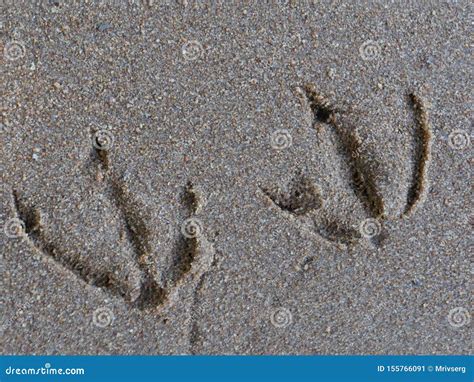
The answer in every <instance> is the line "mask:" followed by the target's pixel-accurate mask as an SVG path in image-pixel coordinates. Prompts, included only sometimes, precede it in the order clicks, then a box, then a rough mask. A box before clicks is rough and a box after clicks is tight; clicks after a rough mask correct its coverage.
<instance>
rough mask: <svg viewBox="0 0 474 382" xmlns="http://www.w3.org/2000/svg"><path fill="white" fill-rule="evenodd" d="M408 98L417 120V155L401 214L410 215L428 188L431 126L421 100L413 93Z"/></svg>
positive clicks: (423, 197)
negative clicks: (411, 180) (405, 202)
mask: <svg viewBox="0 0 474 382" xmlns="http://www.w3.org/2000/svg"><path fill="white" fill-rule="evenodd" d="M410 100H411V102H412V104H413V108H414V111H415V115H416V122H417V125H418V126H417V129H418V132H417V135H418V137H419V138H418V139H417V146H418V147H417V156H416V158H415V168H414V174H413V182H412V186H411V188H410V191H409V192H408V197H407V205H406V208H405V212H404V213H403V216H409V215H411V214H412V213H413V212H414V211H415V210H416V208H417V205H419V204H420V203H421V202H422V201H423V200H424V199H425V196H426V192H427V189H428V167H429V162H430V160H431V135H432V134H431V128H430V125H429V123H428V112H427V110H426V107H425V105H424V103H423V100H422V99H421V98H420V97H418V96H417V95H415V94H413V93H412V94H410Z"/></svg>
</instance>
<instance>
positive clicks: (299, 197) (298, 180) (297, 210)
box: [261, 175, 323, 215]
mask: <svg viewBox="0 0 474 382" xmlns="http://www.w3.org/2000/svg"><path fill="white" fill-rule="evenodd" d="M261 189H262V191H263V193H264V194H265V195H267V196H268V197H269V198H270V199H271V200H272V201H273V203H275V204H276V205H277V206H278V207H280V208H281V209H282V210H285V211H288V212H290V213H292V214H294V215H306V214H308V213H309V212H311V211H314V210H317V209H319V208H321V207H322V205H323V202H322V198H321V193H320V191H319V190H318V189H317V187H316V186H315V185H314V184H313V183H312V182H311V181H310V180H309V179H307V178H306V177H304V176H302V175H298V176H297V177H295V178H293V179H292V180H291V182H290V183H289V184H288V186H287V187H286V189H281V188H279V187H272V188H265V187H262V188H261Z"/></svg>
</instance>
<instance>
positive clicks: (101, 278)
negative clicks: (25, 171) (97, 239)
mask: <svg viewBox="0 0 474 382" xmlns="http://www.w3.org/2000/svg"><path fill="white" fill-rule="evenodd" d="M12 194H13V205H14V207H15V211H16V213H17V215H18V218H19V219H21V220H22V221H23V222H24V223H25V227H26V235H27V237H28V239H29V240H30V243H31V244H32V246H33V247H34V248H35V249H37V250H38V251H40V252H41V253H43V254H45V255H47V256H49V257H50V258H52V259H53V260H54V261H56V262H57V263H58V264H60V265H61V266H62V267H64V268H66V269H68V270H69V271H71V272H72V273H74V274H75V275H76V276H78V277H79V278H81V279H82V280H83V281H84V282H86V283H87V284H90V285H93V286H95V287H98V288H104V289H107V290H108V291H109V292H110V293H111V294H112V295H115V296H120V297H122V298H125V296H126V292H125V290H126V285H125V284H122V283H120V281H119V280H117V279H116V278H115V277H114V275H113V274H112V273H111V272H107V271H103V270H94V269H92V268H91V267H90V266H88V265H87V264H84V263H83V262H81V261H80V260H79V258H78V257H77V256H76V257H68V256H65V255H64V253H63V252H62V251H61V250H60V249H59V248H57V247H56V246H55V245H54V244H53V243H52V242H50V241H48V240H47V239H46V238H45V236H44V232H43V223H42V221H41V212H40V211H39V210H38V209H34V208H28V207H27V206H26V204H25V203H24V202H23V201H22V199H21V197H20V196H19V194H18V191H16V190H13V192H12Z"/></svg>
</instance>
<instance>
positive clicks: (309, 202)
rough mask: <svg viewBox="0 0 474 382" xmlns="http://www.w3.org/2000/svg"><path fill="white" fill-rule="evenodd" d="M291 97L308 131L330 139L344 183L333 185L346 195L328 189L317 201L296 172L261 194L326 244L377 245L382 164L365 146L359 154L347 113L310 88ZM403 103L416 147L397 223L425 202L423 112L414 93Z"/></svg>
mask: <svg viewBox="0 0 474 382" xmlns="http://www.w3.org/2000/svg"><path fill="white" fill-rule="evenodd" d="M297 92H298V94H299V96H300V98H301V101H302V102H303V104H304V105H306V107H308V108H309V109H310V111H311V115H312V127H313V128H315V129H317V130H318V131H319V132H320V129H321V128H326V129H329V131H330V133H331V134H332V135H333V136H334V137H335V140H334V142H333V146H334V147H333V148H331V149H333V150H334V151H333V152H334V156H333V157H331V160H333V161H338V162H340V163H342V167H344V171H343V172H342V173H341V174H339V175H340V176H342V177H345V178H346V179H343V180H341V181H340V182H339V183H338V184H342V183H344V184H347V185H348V187H347V189H350V192H346V194H344V193H343V192H342V191H341V190H333V191H334V192H331V193H330V195H329V196H323V194H322V192H321V188H320V187H319V185H318V184H316V182H314V181H312V180H311V179H310V176H309V175H308V174H304V173H303V171H302V170H300V171H299V172H298V173H297V174H296V175H295V176H294V177H293V179H292V180H291V181H290V182H289V183H287V184H278V185H270V186H262V187H260V188H261V190H262V192H263V194H264V195H265V196H266V197H268V198H269V199H270V200H271V201H272V202H273V204H274V205H275V206H277V207H278V208H279V209H280V210H282V211H284V212H285V213H288V214H292V215H295V216H296V217H297V218H298V219H299V220H301V221H302V222H303V223H304V224H305V225H306V226H307V227H310V229H311V230H312V231H314V232H316V233H317V234H319V235H320V236H322V237H323V238H325V239H327V240H329V241H331V242H335V243H342V244H353V243H356V242H357V241H359V240H360V239H361V238H363V237H365V238H369V239H370V240H371V241H372V242H374V243H375V244H380V242H381V240H382V239H383V237H384V233H383V230H382V222H383V220H384V219H386V218H387V209H386V200H385V199H384V197H383V196H382V192H381V191H380V189H379V188H378V187H377V184H378V180H379V179H380V178H383V177H389V176H390V174H387V173H386V172H384V167H383V164H382V163H379V162H377V161H376V160H375V156H374V155H371V153H370V152H369V153H368V152H367V150H366V149H365V147H364V149H363V146H364V142H363V140H362V138H361V136H360V134H359V132H358V128H357V127H356V126H354V123H353V122H352V121H351V119H350V113H349V112H347V111H344V110H341V109H340V108H337V107H335V106H333V105H331V104H330V103H329V102H328V100H327V99H326V98H325V97H324V96H322V95H321V94H319V93H318V91H317V90H316V87H315V86H314V85H312V84H309V85H306V86H304V88H297ZM409 99H410V103H411V105H412V108H413V111H414V115H415V119H416V121H415V125H416V127H415V129H414V134H416V140H415V141H416V147H415V149H414V158H413V177H412V180H411V184H410V185H409V186H408V187H407V189H408V193H407V195H406V205H405V207H404V211H403V213H402V214H401V216H399V217H401V218H404V217H408V216H410V215H411V214H412V213H413V212H414V211H415V210H416V209H417V208H418V207H419V206H420V205H421V204H422V202H423V200H424V199H425V194H426V192H427V171H428V164H429V160H430V150H431V129H430V126H429V124H428V115H427V110H426V107H425V106H424V103H423V101H422V99H421V98H420V97H419V96H418V95H416V94H414V93H411V94H409ZM335 157H337V158H335ZM340 206H342V207H341V208H338V207H340ZM351 215H352V216H351ZM354 216H356V217H357V218H356V219H354V218H353V217H354Z"/></svg>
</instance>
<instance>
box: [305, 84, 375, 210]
mask: <svg viewBox="0 0 474 382" xmlns="http://www.w3.org/2000/svg"><path fill="white" fill-rule="evenodd" d="M305 92H306V93H305V94H306V97H307V99H308V102H309V105H310V107H311V110H312V111H313V114H314V119H315V121H314V122H316V121H320V122H324V123H327V124H329V125H331V126H332V127H333V128H334V129H335V131H336V133H337V134H338V136H339V139H340V141H341V144H342V150H341V151H342V154H343V155H344V156H345V157H346V159H347V162H348V163H349V164H350V170H351V174H352V185H353V188H354V192H355V194H356V195H357V197H358V198H359V200H360V201H361V202H362V203H363V205H364V206H365V207H366V209H367V210H368V213H369V214H370V215H371V216H372V217H374V218H380V217H382V216H383V214H384V202H383V199H382V197H381V196H380V195H379V193H378V192H377V189H376V187H375V182H374V178H373V173H372V171H370V169H369V168H368V165H367V163H366V161H365V160H364V159H363V158H362V157H361V155H360V147H361V140H360V137H359V136H358V134H357V132H356V130H355V129H354V128H352V127H351V126H345V127H343V126H342V125H341V124H340V123H339V121H338V114H339V111H338V110H336V109H335V108H333V107H332V106H330V104H329V102H328V101H327V100H326V99H325V98H324V97H322V96H321V95H319V94H317V92H316V89H315V87H314V85H306V86H305Z"/></svg>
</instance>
